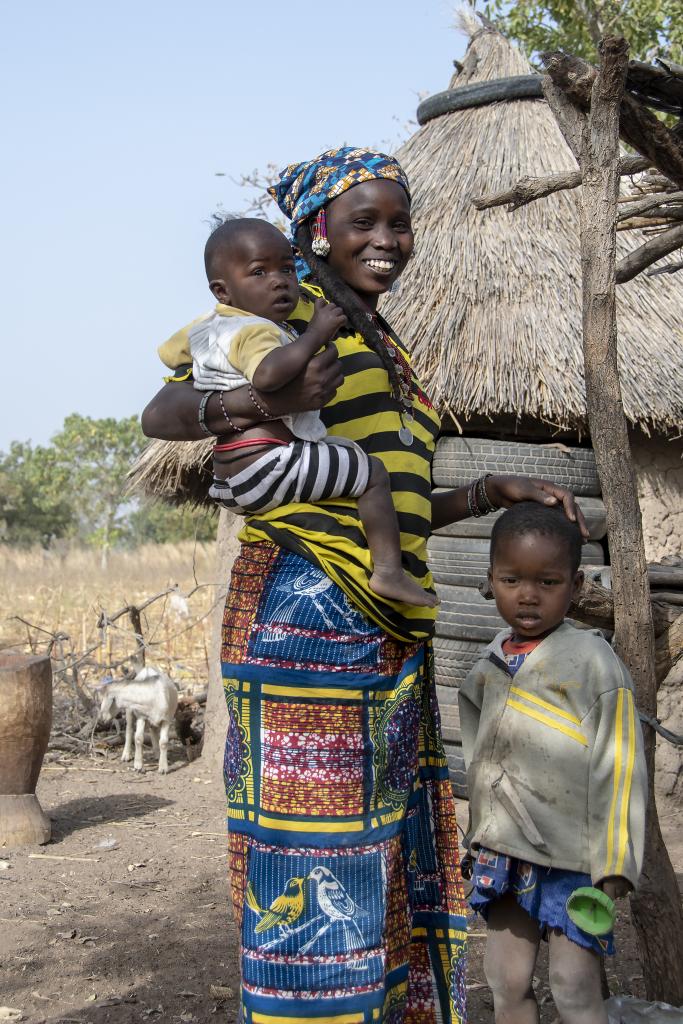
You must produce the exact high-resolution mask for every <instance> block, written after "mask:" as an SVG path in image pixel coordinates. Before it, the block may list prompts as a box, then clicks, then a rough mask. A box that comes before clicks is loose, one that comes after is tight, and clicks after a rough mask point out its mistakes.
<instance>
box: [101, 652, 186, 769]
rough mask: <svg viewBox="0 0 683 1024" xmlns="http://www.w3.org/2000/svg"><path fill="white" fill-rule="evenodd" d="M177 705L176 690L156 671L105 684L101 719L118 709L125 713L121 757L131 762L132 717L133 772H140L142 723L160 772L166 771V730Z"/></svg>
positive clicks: (143, 734) (150, 669) (148, 671)
mask: <svg viewBox="0 0 683 1024" xmlns="http://www.w3.org/2000/svg"><path fill="white" fill-rule="evenodd" d="M177 704H178V691H177V690H176V688H175V686H174V685H173V682H172V681H171V679H169V677H168V676H167V675H166V674H165V673H164V672H161V671H159V669H156V668H152V667H151V666H149V667H147V668H143V669H141V670H140V672H138V674H137V675H136V676H135V678H134V679H132V680H131V681H130V682H129V683H108V684H107V686H105V688H104V694H103V696H102V703H101V705H100V718H101V719H102V721H103V722H110V721H111V720H112V718H113V717H114V715H116V714H117V712H118V711H119V710H121V711H125V712H126V742H125V744H124V747H123V753H122V754H121V760H122V761H131V760H132V759H133V718H135V719H137V721H136V723H135V760H134V761H133V767H134V769H135V771H136V772H141V771H143V770H144V769H143V767H142V747H143V744H144V739H145V722H149V728H150V732H151V733H152V750H153V752H154V756H155V757H158V758H159V771H160V772H161V773H162V775H165V774H166V772H167V771H168V758H167V750H168V730H169V728H170V726H171V722H172V721H173V716H174V715H175V709H176V706H177Z"/></svg>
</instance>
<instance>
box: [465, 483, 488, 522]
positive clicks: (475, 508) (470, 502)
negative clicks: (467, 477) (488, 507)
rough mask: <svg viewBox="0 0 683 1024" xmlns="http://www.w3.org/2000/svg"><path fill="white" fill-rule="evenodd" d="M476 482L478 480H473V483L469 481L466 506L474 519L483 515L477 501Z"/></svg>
mask: <svg viewBox="0 0 683 1024" xmlns="http://www.w3.org/2000/svg"><path fill="white" fill-rule="evenodd" d="M478 483H479V481H478V480H474V481H473V483H471V484H470V485H469V487H468V488H467V508H468V511H469V513H470V515H471V516H472V517H473V518H474V519H479V518H481V516H483V515H485V513H484V512H482V510H481V508H480V507H479V503H478V502H477V485H478Z"/></svg>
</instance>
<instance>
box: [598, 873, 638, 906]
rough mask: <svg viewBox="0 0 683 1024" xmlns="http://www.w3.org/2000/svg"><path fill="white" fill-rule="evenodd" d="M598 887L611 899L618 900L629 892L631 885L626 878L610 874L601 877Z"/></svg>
mask: <svg viewBox="0 0 683 1024" xmlns="http://www.w3.org/2000/svg"><path fill="white" fill-rule="evenodd" d="M598 888H599V889H602V891H603V892H604V893H605V895H606V896H609V898H610V899H611V900H620V899H621V898H622V897H623V896H627V895H628V894H629V893H630V891H631V889H632V886H631V883H630V882H629V881H628V879H626V878H620V877H619V876H617V875H611V876H610V877H609V878H603V880H602V881H601V882H600V885H599V886H598Z"/></svg>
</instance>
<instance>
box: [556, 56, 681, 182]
mask: <svg viewBox="0 0 683 1024" xmlns="http://www.w3.org/2000/svg"><path fill="white" fill-rule="evenodd" d="M541 60H542V61H543V63H544V65H545V67H546V70H547V72H548V74H549V75H550V77H551V78H552V80H553V82H554V83H555V85H556V86H557V87H558V88H560V89H561V90H562V91H563V92H564V93H565V95H566V96H567V97H568V98H569V99H570V100H572V102H573V103H575V104H576V105H577V106H578V107H580V108H581V109H582V110H588V108H589V107H590V103H591V90H592V88H593V83H594V82H595V79H596V77H597V74H598V72H597V70H596V69H595V68H594V67H593V66H592V65H591V64H588V63H587V62H586V61H584V60H581V58H580V57H571V56H569V55H568V54H565V53H562V52H560V51H554V52H552V53H543V54H541ZM619 130H620V134H621V137H622V139H623V140H624V141H625V142H627V143H628V144H629V145H630V146H633V148H634V149H636V150H638V152H639V153H641V154H642V155H643V156H645V157H647V158H648V160H649V161H650V163H651V164H653V165H654V166H655V167H657V168H658V169H659V170H660V171H661V172H662V174H664V175H666V177H667V178H670V179H671V181H673V182H674V183H675V184H676V185H678V187H679V188H683V143H681V142H680V141H679V139H678V138H677V136H676V135H674V133H673V132H671V131H670V130H669V129H668V128H667V127H666V125H664V124H663V123H662V122H661V121H659V120H658V119H657V118H656V117H655V115H654V114H653V113H651V112H650V111H649V110H648V109H647V107H646V106H644V105H643V104H642V103H639V102H638V100H636V99H634V98H633V97H632V96H629V95H624V96H622V99H621V104H620V111H619Z"/></svg>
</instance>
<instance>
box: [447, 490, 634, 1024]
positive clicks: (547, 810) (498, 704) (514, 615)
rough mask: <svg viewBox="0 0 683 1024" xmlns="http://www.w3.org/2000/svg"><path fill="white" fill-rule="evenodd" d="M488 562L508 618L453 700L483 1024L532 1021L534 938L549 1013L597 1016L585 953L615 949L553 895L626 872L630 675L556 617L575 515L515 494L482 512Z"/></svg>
mask: <svg viewBox="0 0 683 1024" xmlns="http://www.w3.org/2000/svg"><path fill="white" fill-rule="evenodd" d="M490 557H491V567H490V569H489V581H490V584H491V588H492V590H493V594H494V597H495V600H496V605H497V607H498V611H499V613H500V615H501V616H502V617H503V619H505V621H506V622H507V623H508V625H509V627H510V628H509V629H506V630H504V631H502V632H501V633H499V634H498V636H497V637H496V638H495V640H494V641H493V642H492V643H491V644H490V645H489V647H488V648H487V649H486V651H485V653H484V656H483V657H482V659H481V660H480V661H478V662H477V664H476V665H475V666H474V668H473V669H472V671H471V672H470V673H469V675H468V677H467V679H466V681H465V683H464V684H463V686H462V688H461V690H460V695H459V703H460V721H461V727H462V742H463V753H464V756H465V762H466V764H467V769H468V772H467V779H468V786H469V798H470V828H469V830H468V835H467V838H466V845H467V847H468V850H469V852H470V856H471V858H472V882H473V888H472V892H471V894H470V903H471V905H472V907H473V909H474V910H476V911H477V912H478V913H480V914H481V915H482V916H483V917H484V919H485V920H486V923H487V943H486V957H485V962H484V969H485V973H486V978H487V980H488V983H489V985H490V986H491V989H492V992H493V1000H494V1007H495V1016H496V1024H536V1022H537V1021H538V1019H539V1017H538V1006H537V1004H536V1000H535V998H534V993H533V988H532V978H533V974H534V968H535V964H536V959H537V956H538V949H539V943H540V940H541V938H542V937H546V938H547V939H548V943H549V954H550V988H551V991H552V994H553V998H554V1000H555V1004H556V1006H557V1009H558V1011H559V1014H560V1017H561V1020H562V1022H563V1024H607V1014H606V1011H605V1008H604V1004H603V1000H602V995H601V985H600V958H601V957H602V956H604V955H605V954H610V953H613V952H614V942H613V935H612V932H611V930H610V931H608V932H607V933H605V934H601V935H598V936H596V935H594V934H589V933H588V932H587V931H583V930H581V928H579V927H577V925H576V924H575V923H574V921H573V920H572V918H571V917H570V916H569V914H568V912H567V900H568V899H569V898H570V896H572V893H574V892H575V891H576V890H577V889H579V888H582V887H588V886H594V887H596V888H597V889H600V890H602V892H603V893H605V894H606V895H607V896H609V897H611V899H615V898H618V897H620V896H624V895H626V893H627V892H629V890H631V889H633V888H634V887H635V885H636V883H637V881H638V875H639V873H640V868H641V863H642V853H643V833H644V823H645V806H646V793H647V787H646V773H645V761H644V757H643V752H642V737H641V732H640V725H639V721H638V714H637V712H636V709H635V706H634V701H633V684H632V682H631V679H630V678H629V675H628V672H627V670H626V668H625V667H624V665H623V664H622V663H621V661H620V660H619V659H618V658H617V656H616V655H615V654H614V652H613V650H612V649H611V647H610V646H609V644H608V643H607V641H606V640H605V639H604V638H603V637H602V635H601V634H600V633H599V632H598V631H597V630H582V629H577V628H576V627H575V626H572V625H571V624H570V623H569V622H565V621H564V617H565V615H566V613H567V610H568V608H569V605H570V604H571V601H572V599H573V598H574V596H575V595H576V594H577V593H578V592H579V590H580V589H581V586H582V583H583V573H582V572H580V571H579V562H580V558H581V535H580V533H579V530H578V527H577V526H576V525H575V524H574V523H571V522H570V521H569V520H568V519H567V518H566V517H565V516H564V515H562V513H561V512H558V511H557V510H555V509H551V508H547V507H544V506H543V505H539V504H536V503H530V502H522V503H520V504H517V505H515V506H514V507H513V508H510V509H509V510H508V511H507V512H505V513H504V514H503V515H502V516H501V518H500V519H499V520H498V521H497V522H496V523H495V525H494V528H493V532H492V534H491V556H490ZM598 899H602V897H601V896H600V894H598ZM606 902H609V901H606ZM573 916H576V915H573Z"/></svg>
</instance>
